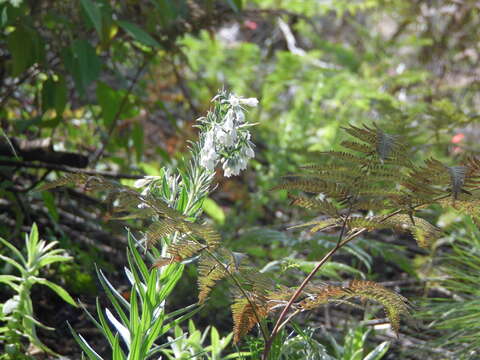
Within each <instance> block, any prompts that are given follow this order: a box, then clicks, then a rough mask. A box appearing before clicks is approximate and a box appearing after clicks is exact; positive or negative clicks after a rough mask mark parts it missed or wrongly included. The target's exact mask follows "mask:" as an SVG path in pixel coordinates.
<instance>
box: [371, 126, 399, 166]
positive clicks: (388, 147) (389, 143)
mask: <svg viewBox="0 0 480 360" xmlns="http://www.w3.org/2000/svg"><path fill="white" fill-rule="evenodd" d="M375 145H376V150H377V155H378V157H379V158H380V160H381V162H384V161H385V160H387V159H388V158H390V157H391V156H392V155H393V156H395V155H397V156H398V155H399V152H398V151H396V150H397V147H398V146H399V143H398V136H395V135H390V134H387V133H386V132H383V131H382V130H380V129H379V128H377V133H376V144H375ZM401 153H402V152H400V154H401Z"/></svg>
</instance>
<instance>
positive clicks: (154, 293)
mask: <svg viewBox="0 0 480 360" xmlns="http://www.w3.org/2000/svg"><path fill="white" fill-rule="evenodd" d="M128 244H129V247H128V259H129V266H128V268H126V269H125V272H126V276H127V277H128V279H129V281H130V284H131V291H130V299H129V300H126V299H125V298H124V297H123V296H122V295H121V294H120V293H119V292H118V291H117V290H116V289H115V287H114V286H113V285H112V284H111V283H110V282H109V281H108V279H107V278H106V276H105V275H104V274H103V272H102V271H101V270H97V272H98V277H99V280H100V283H101V284H102V288H103V291H104V292H105V294H106V295H107V297H108V299H109V300H110V303H111V306H112V310H113V311H114V312H112V310H110V309H109V308H105V309H102V307H101V305H100V302H99V301H97V317H98V320H96V319H95V317H94V316H93V315H92V314H90V313H89V312H88V310H87V309H86V308H84V310H85V311H86V313H87V315H88V316H89V318H90V320H91V321H92V322H93V323H94V324H95V325H96V327H97V328H98V329H99V330H100V331H101V333H102V334H103V336H105V337H106V339H107V340H108V343H109V345H110V347H111V350H112V353H113V357H114V358H117V359H138V360H140V359H149V358H153V357H154V356H156V354H158V353H159V352H160V351H161V350H162V349H164V348H165V347H167V346H169V345H170V343H172V342H175V341H177V340H178V339H180V338H181V336H180V337H176V338H175V339H171V340H169V342H167V343H164V344H161V345H158V344H156V342H157V339H158V338H160V337H161V336H163V335H165V334H166V333H167V332H168V331H169V330H170V329H172V328H174V327H175V326H177V324H179V323H181V322H182V321H185V320H186V319H189V318H190V317H192V316H193V315H194V314H195V313H196V312H197V311H198V310H199V308H198V307H196V306H194V305H192V306H189V307H186V308H183V309H180V310H177V311H175V312H172V313H169V314H168V313H166V312H165V304H164V302H165V300H166V299H167V298H168V296H169V295H170V294H171V292H172V291H173V289H174V287H175V284H176V283H177V281H178V280H179V278H180V276H181V274H182V270H183V269H182V266H181V265H173V266H170V267H169V268H168V269H167V270H166V271H164V272H162V273H159V272H157V271H149V270H148V267H147V265H146V264H145V262H144V260H143V259H142V256H141V255H140V253H139V252H138V250H137V248H136V246H137V244H136V240H135V239H134V238H133V236H132V235H131V234H130V233H129V235H128ZM107 320H108V321H107ZM112 329H113V331H112ZM71 331H72V333H73V334H74V336H75V339H76V340H77V342H78V343H79V345H80V346H81V348H82V350H83V351H84V352H85V354H86V355H87V357H88V358H89V359H95V360H98V359H102V357H101V356H100V355H99V354H98V353H96V352H95V350H93V348H92V347H91V346H90V345H89V344H88V342H87V341H86V340H85V339H84V338H83V337H82V336H81V335H79V334H77V333H76V331H75V330H74V329H72V328H71ZM120 340H121V341H120ZM122 343H123V344H124V345H125V346H126V349H127V351H126V352H124V351H123V346H122V345H121V344H122Z"/></svg>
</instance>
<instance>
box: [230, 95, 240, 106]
mask: <svg viewBox="0 0 480 360" xmlns="http://www.w3.org/2000/svg"><path fill="white" fill-rule="evenodd" d="M228 102H229V103H230V105H232V106H239V105H240V98H239V97H238V96H235V95H233V94H230V97H229V98H228Z"/></svg>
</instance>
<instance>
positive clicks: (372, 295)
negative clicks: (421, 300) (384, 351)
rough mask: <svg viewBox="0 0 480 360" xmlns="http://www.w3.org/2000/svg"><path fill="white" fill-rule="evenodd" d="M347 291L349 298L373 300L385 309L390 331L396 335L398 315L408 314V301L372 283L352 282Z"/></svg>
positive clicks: (398, 324) (398, 321)
mask: <svg viewBox="0 0 480 360" xmlns="http://www.w3.org/2000/svg"><path fill="white" fill-rule="evenodd" d="M348 291H349V292H351V293H350V296H355V297H357V296H358V297H360V298H361V299H362V300H375V301H376V302H378V303H380V304H381V305H382V306H383V308H384V309H385V313H386V315H387V317H388V319H389V321H390V324H391V325H392V329H393V330H394V331H395V332H396V333H397V334H398V331H399V329H400V315H402V314H403V315H408V314H409V306H408V300H407V299H406V298H405V297H403V296H401V295H399V294H397V293H396V292H393V291H391V290H388V289H386V288H385V287H383V286H381V285H379V284H377V283H375V282H373V281H363V280H353V281H352V282H351V283H350V284H349V286H348Z"/></svg>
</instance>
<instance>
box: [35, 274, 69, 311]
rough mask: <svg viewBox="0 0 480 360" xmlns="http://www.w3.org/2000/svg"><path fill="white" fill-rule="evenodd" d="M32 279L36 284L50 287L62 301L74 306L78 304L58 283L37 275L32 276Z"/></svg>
mask: <svg viewBox="0 0 480 360" xmlns="http://www.w3.org/2000/svg"><path fill="white" fill-rule="evenodd" d="M34 280H35V282H36V283H38V284H42V285H45V286H48V287H49V288H50V289H52V290H53V291H54V292H56V293H57V295H58V296H60V297H61V298H62V299H63V300H64V301H66V302H67V303H69V304H70V305H72V306H75V307H77V306H78V305H77V304H76V303H75V300H73V299H72V297H71V296H70V294H69V293H68V292H67V291H66V290H65V289H64V288H62V287H61V286H60V285H57V284H54V283H52V282H51V281H48V280H47V279H43V278H38V277H34Z"/></svg>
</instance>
